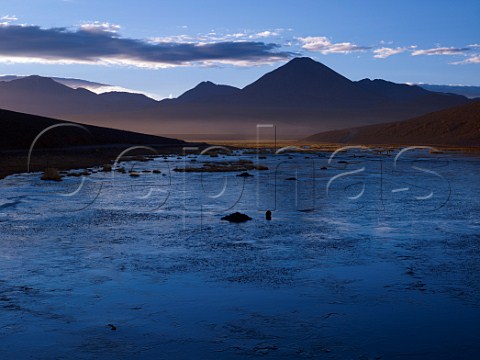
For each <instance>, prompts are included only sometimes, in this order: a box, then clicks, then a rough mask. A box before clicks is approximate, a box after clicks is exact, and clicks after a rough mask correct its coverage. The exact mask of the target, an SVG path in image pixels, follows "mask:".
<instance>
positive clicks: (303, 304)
mask: <svg viewBox="0 0 480 360" xmlns="http://www.w3.org/2000/svg"><path fill="white" fill-rule="evenodd" d="M353 154H354V153H350V152H343V153H339V154H337V155H336V157H335V158H334V161H330V162H329V156H330V154H325V153H322V154H315V153H313V154H312V153H310V154H308V159H305V156H306V154H301V153H294V154H290V157H291V158H289V155H267V156H266V159H261V160H259V161H260V163H262V164H265V165H267V166H268V167H269V169H270V170H268V171H252V173H253V174H254V177H252V178H241V177H237V176H236V173H180V172H174V171H173V169H174V168H175V167H181V166H184V165H185V164H186V165H187V166H190V163H189V160H188V161H185V159H184V158H181V159H177V157H176V156H175V157H170V158H168V159H167V161H168V162H166V161H165V159H163V157H160V158H157V159H155V160H154V161H151V162H146V163H137V164H131V163H129V164H128V166H130V167H131V166H132V165H133V166H134V169H135V171H137V172H139V173H140V177H138V178H132V177H130V176H128V174H119V173H103V172H97V173H93V174H92V175H90V176H89V177H88V178H85V179H84V180H82V178H74V177H72V178H65V179H64V181H62V182H60V183H48V182H44V181H41V180H39V174H22V175H15V176H11V177H8V178H7V179H5V180H3V181H1V182H0V227H1V245H2V251H1V253H0V260H1V261H0V306H1V307H2V310H3V311H2V313H1V315H0V318H1V320H2V321H1V324H2V327H1V328H0V350H1V351H2V353H3V354H5V355H6V356H9V355H10V356H15V355H16V351H17V350H18V349H19V348H20V347H22V348H23V351H24V354H25V356H30V355H31V356H40V357H67V358H68V357H69V356H71V355H70V354H72V351H75V353H76V354H80V355H79V356H81V357H85V358H98V357H100V358H111V357H112V356H114V357H124V358H131V357H145V356H148V357H155V356H167V357H177V358H191V357H192V356H193V355H195V354H198V352H199V351H203V352H204V353H207V354H220V356H225V357H235V356H238V357H239V358H242V357H245V356H256V355H261V354H266V353H271V354H272V355H274V356H276V357H280V358H281V357H284V358H291V357H295V356H314V357H315V356H321V355H324V354H328V356H330V357H332V358H338V359H343V358H346V357H347V358H351V357H356V358H358V357H359V356H361V355H364V354H367V355H368V356H370V357H375V356H381V357H384V358H392V357H395V356H400V355H402V356H403V355H408V356H410V357H412V358H415V356H416V357H417V358H421V357H431V358H436V359H440V358H451V357H452V356H453V357H457V356H456V355H458V354H457V352H456V351H457V349H459V348H461V349H462V351H463V353H462V356H463V357H464V358H469V357H471V358H474V357H475V355H477V354H478V353H479V352H480V349H479V347H478V343H479V342H478V336H479V334H478V331H477V324H478V320H480V309H479V308H478V304H479V303H480V271H479V270H480V261H479V260H480V259H479V257H480V247H479V242H480V229H479V225H480V223H479V220H478V214H479V211H480V184H479V182H478V172H479V169H480V167H479V165H480V160H479V159H478V158H476V157H468V156H464V155H449V154H435V155H433V154H426V153H425V152H421V151H417V152H412V153H409V154H408V155H409V156H408V157H402V158H401V159H400V160H399V162H398V163H397V166H396V167H395V165H394V157H395V154H393V155H392V156H380V155H375V154H372V153H370V152H365V153H364V154H362V153H361V152H359V151H356V153H355V157H354V156H353ZM318 155H321V156H318ZM238 159H244V160H252V161H254V162H255V161H257V157H256V155H255V154H251V155H242V154H241V153H239V154H237V155H235V156H226V157H223V156H222V155H220V156H219V157H218V158H210V157H207V156H198V157H197V163H196V165H195V166H201V165H202V163H203V162H206V161H208V162H221V161H230V160H238ZM339 161H342V163H339ZM121 166H127V164H121ZM324 166H326V167H327V170H322V169H321V168H322V167H324ZM413 166H416V168H414V167H413ZM362 168H364V170H363V171H359V169H362ZM152 169H161V170H162V174H153V173H143V172H142V171H143V170H152ZM163 174H165V176H163ZM345 174H346V175H345ZM291 177H295V178H296V179H297V181H288V180H286V179H287V178H291ZM82 181H83V182H82ZM80 184H82V186H81V187H79V185H80ZM327 189H328V191H327ZM77 190H78V191H77ZM430 193H432V195H431V196H430V197H429V195H430ZM69 194H70V195H69ZM66 195H69V196H66ZM266 210H272V211H273V219H272V220H271V221H267V220H265V211H266ZM235 211H240V212H243V213H247V214H248V215H249V216H251V217H252V218H253V220H252V221H249V222H247V223H244V224H229V223H227V222H223V221H220V218H221V217H222V216H224V215H225V214H228V213H231V212H235ZM20 315H21V316H20ZM109 323H112V324H115V326H116V327H117V331H115V332H113V331H111V330H110V328H108V327H107V326H106V325H107V324H109ZM452 328H455V334H452ZM40 339H43V340H40ZM45 339H46V340H45ZM27 340H28V344H29V345H28V346H26V345H25V344H26V343H27ZM405 343H409V344H410V345H409V347H408V348H405V345H404V344H405ZM59 344H61V345H59ZM415 354H424V355H423V356H420V355H415Z"/></svg>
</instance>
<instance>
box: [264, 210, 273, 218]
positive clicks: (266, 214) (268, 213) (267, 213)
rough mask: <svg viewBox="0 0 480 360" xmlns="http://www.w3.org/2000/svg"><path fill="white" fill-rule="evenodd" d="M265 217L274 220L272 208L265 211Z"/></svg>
mask: <svg viewBox="0 0 480 360" xmlns="http://www.w3.org/2000/svg"><path fill="white" fill-rule="evenodd" d="M265 219H267V220H272V212H271V211H270V210H267V212H266V213H265Z"/></svg>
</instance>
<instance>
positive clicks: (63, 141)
mask: <svg viewBox="0 0 480 360" xmlns="http://www.w3.org/2000/svg"><path fill="white" fill-rule="evenodd" d="M61 123H66V122H65V121H60V120H55V119H50V118H46V117H41V116H35V115H29V114H23V113H19V112H14V111H8V110H0V126H1V129H2V131H1V132H0V150H6V149H28V148H29V147H30V146H31V144H32V142H33V141H34V139H35V138H36V137H37V135H38V134H40V133H41V132H42V131H43V130H45V129H46V128H48V127H50V126H53V125H58V124H61ZM69 124H72V123H69ZM73 124H74V123H73ZM75 125H78V124H75ZM84 128H85V129H87V131H85V130H84V129H80V128H79V127H78V126H67V127H58V128H56V129H52V130H51V131H48V132H47V133H45V135H43V136H42V137H41V138H40V140H39V142H38V144H37V145H36V147H40V148H57V147H65V146H83V145H112V144H156V145H181V144H183V143H184V141H182V140H177V139H170V138H165V137H158V136H153V135H146V134H139V133H133V132H128V131H121V130H115V129H107V128H102V127H98V126H88V125H87V126H84Z"/></svg>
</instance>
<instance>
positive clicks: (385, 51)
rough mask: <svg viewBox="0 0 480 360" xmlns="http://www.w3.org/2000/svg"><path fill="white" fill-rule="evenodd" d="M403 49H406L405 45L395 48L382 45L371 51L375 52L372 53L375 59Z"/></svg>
mask: <svg viewBox="0 0 480 360" xmlns="http://www.w3.org/2000/svg"><path fill="white" fill-rule="evenodd" d="M405 51H407V48H406V47H397V48H389V47H382V48H378V49H375V50H373V53H374V54H375V55H373V57H374V58H377V59H386V58H388V57H389V56H392V55H396V54H400V53H403V52H405Z"/></svg>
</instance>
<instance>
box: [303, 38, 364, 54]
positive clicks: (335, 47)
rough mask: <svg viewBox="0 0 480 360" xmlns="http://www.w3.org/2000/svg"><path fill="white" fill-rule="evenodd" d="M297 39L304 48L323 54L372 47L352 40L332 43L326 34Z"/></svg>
mask: <svg viewBox="0 0 480 360" xmlns="http://www.w3.org/2000/svg"><path fill="white" fill-rule="evenodd" d="M297 40H299V41H300V43H301V44H302V48H303V49H305V50H309V51H318V52H321V53H322V54H348V53H351V52H354V51H365V50H369V49H371V47H368V46H358V45H355V44H352V43H350V42H342V43H332V42H331V41H330V39H328V38H327V37H325V36H307V37H299V38H297Z"/></svg>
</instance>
